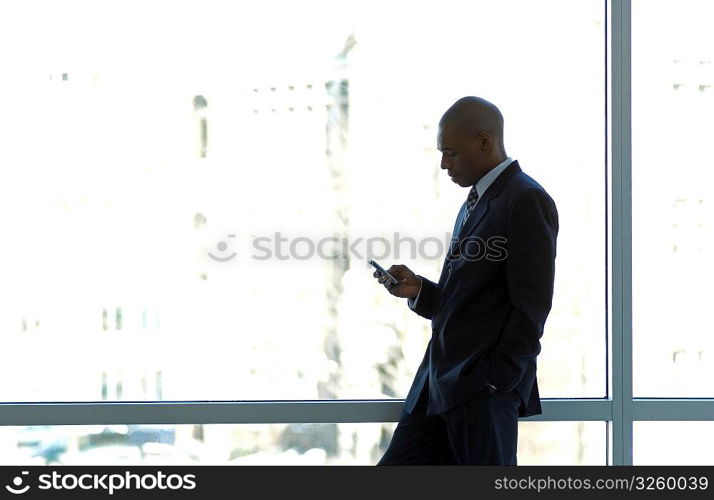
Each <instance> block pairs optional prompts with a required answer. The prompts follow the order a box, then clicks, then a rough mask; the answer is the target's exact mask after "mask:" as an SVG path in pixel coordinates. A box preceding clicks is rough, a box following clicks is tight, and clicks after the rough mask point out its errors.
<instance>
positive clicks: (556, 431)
mask: <svg viewBox="0 0 714 500" xmlns="http://www.w3.org/2000/svg"><path fill="white" fill-rule="evenodd" d="M396 425H397V424H396V423H384V424H380V423H366V424H365V423H359V424H290V425H285V424H242V425H215V424H212V425H175V426H169V425H167V426H155V425H128V426H127V425H113V426H47V427H2V428H0V444H2V446H1V447H0V450H2V451H0V464H6V465H45V464H61V465H113V464H142V465H155V464H166V465H171V464H173V465H179V464H201V465H374V464H376V463H377V462H378V461H379V459H380V458H381V457H382V455H383V454H384V451H385V450H386V449H387V446H388V445H389V441H390V439H391V437H392V433H393V432H394V428H395V427H396ZM604 429H605V427H604V424H602V423H599V422H528V423H525V422H522V423H521V424H520V427H519V441H518V457H519V458H518V460H519V464H521V465H556V464H563V465H604V457H605V442H606V440H605V433H604Z"/></svg>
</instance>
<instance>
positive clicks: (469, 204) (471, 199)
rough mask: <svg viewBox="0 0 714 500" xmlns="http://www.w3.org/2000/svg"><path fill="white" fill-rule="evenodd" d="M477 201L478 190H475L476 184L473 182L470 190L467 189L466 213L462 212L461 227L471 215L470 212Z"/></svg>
mask: <svg viewBox="0 0 714 500" xmlns="http://www.w3.org/2000/svg"><path fill="white" fill-rule="evenodd" d="M477 201H478V191H476V184H474V186H473V187H472V188H471V191H469V196H468V198H466V213H465V214H464V220H463V221H462V222H461V227H464V225H465V224H466V221H467V220H468V218H469V215H471V212H472V211H473V209H474V207H475V206H476V202H477Z"/></svg>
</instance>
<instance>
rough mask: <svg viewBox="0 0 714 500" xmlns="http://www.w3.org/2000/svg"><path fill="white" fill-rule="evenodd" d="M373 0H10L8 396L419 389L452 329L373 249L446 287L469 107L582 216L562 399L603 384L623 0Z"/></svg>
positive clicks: (555, 330)
mask: <svg viewBox="0 0 714 500" xmlns="http://www.w3.org/2000/svg"><path fill="white" fill-rule="evenodd" d="M375 5H376V4H375ZM373 7H374V6H373V5H371V4H370V3H368V2H362V1H359V2H357V1H347V0H341V1H335V0H330V1H312V0H311V1H303V2H290V1H277V0H274V1H266V2H251V3H229V2H207V1H205V0H193V1H187V2H170V1H166V2H151V3H146V2H143V1H138V0H133V1H125V2H117V3H113V4H111V5H106V4H102V5H101V6H100V5H98V4H97V3H96V2H92V1H70V0H63V1H49V0H48V1H45V2H41V1H37V0H28V1H25V2H13V3H11V4H8V3H2V5H1V6H0V44H1V45H2V46H11V47H15V50H12V51H3V52H2V54H1V55H0V57H1V58H2V60H1V61H0V79H1V81H2V84H3V88H4V89H5V92H6V95H8V96H12V98H8V99H7V100H6V101H7V102H6V104H5V106H4V108H3V112H2V113H0V136H1V137H2V138H3V140H2V142H1V143H0V165H1V167H0V209H2V213H3V214H4V217H3V221H4V223H3V231H4V233H3V234H4V238H3V241H4V244H3V245H2V247H0V275H2V279H0V299H1V300H2V303H3V307H2V308H1V309H0V335H2V339H3V346H4V352H6V353H8V355H7V356H6V358H5V361H4V362H3V363H2V364H0V376H1V377H3V379H5V380H9V379H11V380H13V381H14V384H3V386H2V387H1V388H0V400H4V401H26V400H37V401H55V400H64V401H87V400H89V401H95V400H177V399H230V400H234V399H314V398H324V399H332V398H357V399H361V398H385V397H386V398H389V397H403V396H405V394H406V392H407V390H408V388H409V386H410V383H411V379H412V377H413V375H414V372H415V371H416V369H417V367H418V365H419V362H420V361H421V358H422V355H423V352H424V349H425V347H426V344H427V341H428V339H429V336H430V325H429V324H428V322H427V321H425V320H423V319H422V318H420V317H418V316H416V315H415V314H414V313H412V312H411V311H409V310H408V308H407V307H406V304H405V303H404V301H401V300H397V299H394V298H392V297H391V296H389V295H388V294H387V293H386V292H385V291H384V290H383V288H382V287H380V286H378V285H377V284H376V283H375V282H374V280H373V278H372V277H371V272H370V271H369V269H368V267H367V265H366V260H367V258H368V257H369V256H372V257H374V258H375V259H377V260H379V261H380V262H382V263H383V264H385V265H387V266H388V265H390V264H392V263H395V262H402V263H404V264H407V265H409V266H411V267H412V268H413V269H414V270H416V271H417V272H419V273H421V274H425V275H427V276H430V277H432V278H436V277H437V276H438V273H439V270H440V268H441V263H442V260H443V257H444V249H445V245H444V243H443V242H444V241H448V239H449V238H450V231H451V228H452V227H453V220H454V217H455V216H456V214H457V211H458V209H459V206H460V204H461V203H462V201H463V199H464V198H465V196H466V192H465V190H462V189H459V188H458V187H457V186H455V185H454V184H453V183H451V182H450V181H449V180H448V178H447V177H446V175H444V173H443V172H441V171H440V168H439V157H438V154H437V151H436V149H435V141H436V125H437V123H438V120H439V118H440V116H441V113H442V112H443V111H444V110H445V109H446V108H447V107H448V106H449V105H451V104H452V103H453V102H454V101H455V100H456V99H457V98H459V97H461V96H463V95H469V94H479V95H482V96H484V97H487V98H489V99H490V100H492V101H493V102H495V103H496V104H497V105H499V106H500V108H501V110H502V111H503V113H504V115H505V117H506V144H507V151H508V153H509V154H510V155H512V156H513V157H515V158H517V159H518V160H519V161H520V163H521V165H522V167H523V168H524V170H525V171H526V172H527V173H529V174H531V175H533V177H534V178H536V179H537V180H538V181H539V182H540V183H542V184H543V186H545V187H546V189H548V191H549V192H550V194H551V195H552V196H553V198H554V199H555V200H556V203H557V205H558V208H559V212H560V235H559V242H558V243H559V247H558V261H557V277H556V293H555V298H554V304H553V310H552V312H551V315H550V317H549V319H548V323H547V324H546V332H545V334H544V337H543V349H542V354H541V356H540V358H539V375H540V383H541V395H542V396H544V397H558V396H573V397H579V396H589V397H600V396H603V395H604V394H605V341H604V340H605V328H604V325H605V293H604V290H605V283H604V276H605V270H604V267H605V257H604V249H605V237H604V234H605V226H604V222H603V221H604V220H605V217H604V213H605V212H604V202H605V198H604V192H605V190H604V178H605V177H604V161H603V159H604V133H603V132H604V118H603V109H604V92H603V89H604V67H605V66H604V53H605V50H604V49H605V47H604V42H603V41H604V23H603V12H604V6H603V2H602V0H597V1H596V0H589V1H581V2H571V1H567V0H549V1H546V2H537V3H536V2H530V1H526V0H509V1H504V2H491V1H486V0H483V1H468V2H466V1H456V0H450V1H445V2H439V3H438V7H437V4H421V3H419V4H416V3H413V2H406V1H401V2H400V1H394V2H391V1H390V2H382V3H379V13H380V15H378V16H375V15H374V9H373ZM38 12H42V16H39V15H38ZM514 12H518V13H519V15H518V16H514V15H513V13H514ZM80 13H81V15H80ZM474 19H479V20H481V21H479V23H478V29H473V23H474ZM126 33H131V37H128V38H127V37H126ZM516 33H517V35H514V34H516ZM306 34H309V36H308V35H306ZM494 40H498V43H496V44H494ZM524 40H528V43H524ZM477 48H482V49H478V50H477ZM476 52H477V53H478V57H475V53H476ZM556 142H557V154H554V143H556ZM378 186H387V187H389V186H399V189H398V190H396V189H392V188H389V189H390V190H391V191H393V192H398V193H400V194H399V195H398V196H387V195H383V196H377V195H376V194H375V190H376V189H378ZM401 193H410V194H409V196H406V197H405V195H403V194H401ZM381 238H384V239H381ZM343 243H344V244H343ZM385 244H386V245H388V248H384V245H385ZM335 256H336V257H337V258H336V259H335V258H333V257H335Z"/></svg>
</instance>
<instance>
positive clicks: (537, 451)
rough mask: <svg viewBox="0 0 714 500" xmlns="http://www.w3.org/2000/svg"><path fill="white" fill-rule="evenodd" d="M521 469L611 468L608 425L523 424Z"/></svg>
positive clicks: (519, 463)
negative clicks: (550, 466)
mask: <svg viewBox="0 0 714 500" xmlns="http://www.w3.org/2000/svg"><path fill="white" fill-rule="evenodd" d="M518 465H607V425H606V423H605V422H520V423H519V425H518Z"/></svg>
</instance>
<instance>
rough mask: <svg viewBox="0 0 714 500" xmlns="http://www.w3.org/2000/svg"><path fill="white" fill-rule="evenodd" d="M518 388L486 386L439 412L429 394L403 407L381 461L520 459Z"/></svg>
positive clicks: (487, 461) (509, 461) (428, 462)
mask: <svg viewBox="0 0 714 500" xmlns="http://www.w3.org/2000/svg"><path fill="white" fill-rule="evenodd" d="M519 405H520V396H518V394H517V393H516V392H515V391H514V392H510V393H503V392H501V391H496V392H494V393H493V394H489V393H488V390H484V391H483V392H481V393H479V394H477V395H476V396H474V397H473V398H472V399H470V400H469V401H466V402H465V403H463V404H461V405H458V406H456V407H454V408H451V409H450V410H448V411H446V412H444V413H440V414H437V415H427V414H426V397H424V395H422V397H420V398H419V402H418V403H417V405H416V407H415V408H414V411H413V412H412V413H411V414H407V413H406V412H402V415H401V417H400V419H399V423H398V424H397V428H396V429H395V430H394V435H393V436H392V441H391V442H390V443H389V447H388V448H387V451H386V452H385V453H384V456H383V457H382V459H381V460H380V461H379V463H378V464H377V465H516V449H517V445H518V406H519Z"/></svg>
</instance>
